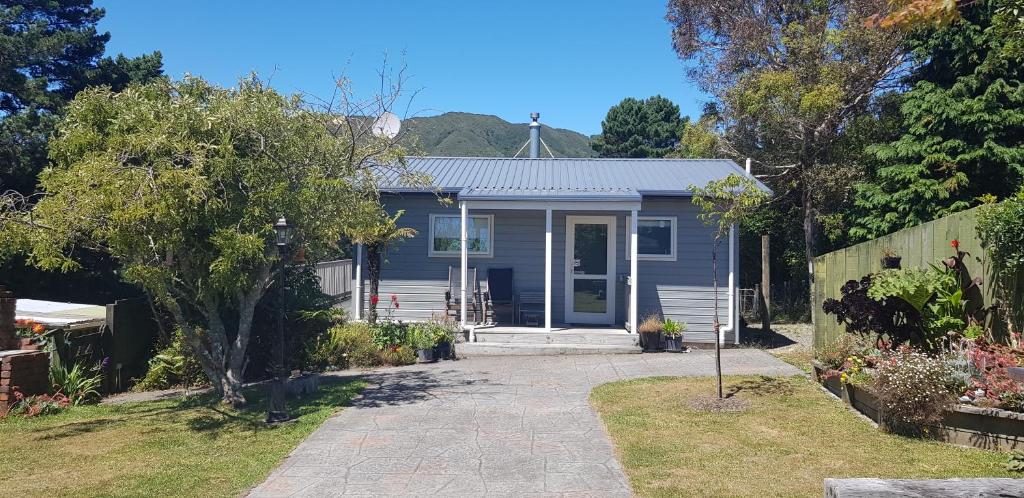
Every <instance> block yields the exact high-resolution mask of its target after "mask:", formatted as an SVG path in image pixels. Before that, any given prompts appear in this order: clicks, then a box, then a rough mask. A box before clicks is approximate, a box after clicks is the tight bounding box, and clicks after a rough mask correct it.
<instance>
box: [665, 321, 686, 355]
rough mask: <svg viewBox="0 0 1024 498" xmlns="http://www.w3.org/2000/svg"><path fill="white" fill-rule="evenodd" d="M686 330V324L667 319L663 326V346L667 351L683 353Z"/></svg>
mask: <svg viewBox="0 0 1024 498" xmlns="http://www.w3.org/2000/svg"><path fill="white" fill-rule="evenodd" d="M684 330H686V322H677V321H675V320H673V319H671V318H666V319H665V323H663V324H662V326H661V333H662V344H663V345H664V347H665V351H669V352H673V353H680V352H682V351H683V331H684Z"/></svg>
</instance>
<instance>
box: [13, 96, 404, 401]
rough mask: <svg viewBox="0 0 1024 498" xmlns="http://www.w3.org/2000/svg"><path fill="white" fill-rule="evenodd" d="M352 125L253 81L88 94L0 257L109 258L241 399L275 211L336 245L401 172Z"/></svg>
mask: <svg viewBox="0 0 1024 498" xmlns="http://www.w3.org/2000/svg"><path fill="white" fill-rule="evenodd" d="M351 126H355V125H352V124H351V122H350V121H349V120H345V121H342V122H338V121H337V120H333V119H332V118H331V117H330V116H328V115H326V114H324V113H321V112H315V111H314V110H313V109H310V108H308V107H307V106H306V105H304V104H303V103H302V102H301V101H300V100H299V99H298V98H297V97H285V96H282V95H280V94H278V93H277V92H275V91H273V90H271V89H269V88H267V87H266V86H265V85H264V84H263V83H262V82H261V81H259V80H258V79H256V78H255V77H252V78H248V79H244V80H242V81H240V82H239V85H238V86H237V87H236V88H230V89H228V88H220V87H216V86H214V85H210V84H209V83H207V82H205V81H203V80H202V79H198V78H191V77H189V78H186V79H184V80H183V81H180V82H166V81H159V82H155V83H151V84H147V85H136V86H131V87H129V88H128V89H126V90H124V91H122V92H120V93H114V92H112V91H110V90H109V89H106V88H94V89H89V90H86V91H83V92H81V93H79V95H78V96H77V97H76V98H75V100H74V101H73V102H72V103H71V104H70V105H69V106H68V112H67V116H66V118H65V119H64V120H63V122H62V123H61V125H60V127H59V133H58V134H57V138H56V139H55V140H54V141H53V142H52V143H51V147H50V148H51V151H50V154H51V158H52V160H53V162H54V167H53V168H50V169H48V170H47V171H46V172H45V174H44V175H42V177H41V178H42V179H41V186H42V188H44V189H45V190H46V191H47V195H46V196H44V197H42V198H41V199H40V200H39V202H38V203H36V204H35V205H34V206H32V207H31V211H27V210H21V209H4V210H0V232H3V234H4V236H3V237H2V238H0V241H2V244H0V254H3V252H4V249H7V250H12V249H13V250H15V251H20V252H25V253H27V254H28V257H29V262H30V263H31V264H33V265H35V266H37V267H40V268H45V269H59V270H68V269H74V268H76V267H78V266H79V262H78V261H76V260H75V259H74V258H73V257H71V255H72V254H71V249H73V248H74V247H78V246H86V247H91V248H95V249H96V250H99V251H102V252H104V253H107V254H109V255H111V256H112V257H113V258H115V259H116V260H117V261H118V263H119V265H120V266H121V270H122V275H123V277H124V278H125V279H126V280H128V281H129V282H132V283H135V284H137V285H140V286H141V287H143V288H145V289H146V290H147V291H148V292H149V293H151V294H152V295H153V296H154V297H155V298H156V299H157V301H158V302H159V304H160V305H162V306H164V307H166V308H167V309H168V310H169V311H170V313H171V315H172V316H173V317H174V319H175V322H176V325H177V326H178V327H180V328H181V330H182V332H183V335H184V337H185V338H186V340H187V341H188V343H189V346H190V348H191V349H192V351H193V352H195V354H196V356H197V358H198V360H199V361H200V363H202V364H203V370H204V372H206V373H207V375H210V376H211V377H213V378H212V379H211V380H213V381H214V382H213V384H214V386H215V387H216V388H217V389H219V390H221V389H223V390H225V393H224V395H225V399H226V400H228V401H230V402H232V403H240V402H242V400H241V399H240V398H238V396H240V395H239V394H238V393H239V388H240V385H239V382H240V380H241V373H242V368H243V366H244V365H245V360H246V351H247V348H248V345H249V340H250V335H251V331H252V324H253V317H254V313H255V308H256V306H257V304H258V303H259V302H260V301H261V299H262V298H263V296H264V294H265V292H266V291H267V289H268V288H269V287H270V284H271V283H272V282H273V281H274V279H275V278H276V277H277V273H278V271H279V270H280V268H281V266H282V265H280V264H279V262H280V255H279V254H278V249H277V246H276V245H275V243H274V230H273V224H274V222H275V221H276V220H277V219H278V218H279V217H281V216H282V215H283V216H285V217H286V218H287V219H288V221H289V224H290V225H292V226H293V227H295V232H294V244H295V245H296V246H303V247H305V248H306V250H307V251H308V252H309V253H310V254H323V253H326V252H329V250H331V249H332V248H336V247H337V245H338V244H339V242H340V241H341V240H342V236H343V234H344V233H346V229H347V228H348V227H349V226H350V224H352V223H353V220H355V219H357V218H358V216H359V215H360V214H361V213H364V212H366V211H367V208H366V207H365V206H366V205H367V204H370V205H374V206H375V205H376V204H377V198H376V189H375V187H374V185H375V182H376V178H377V177H376V176H375V173H374V171H373V170H372V165H373V164H380V163H389V164H396V168H398V170H397V172H398V173H399V174H402V171H403V170H402V169H401V167H402V164H401V163H400V162H396V161H397V159H398V157H399V156H400V155H401V151H400V150H399V149H397V148H395V147H394V146H393V144H392V143H390V142H389V141H387V140H386V139H384V138H379V137H376V136H374V135H372V134H371V133H369V131H366V132H365V134H364V133H362V131H361V130H358V129H349V128H350V127H351ZM353 135H354V136H355V137H356V138H355V140H356V141H355V142H353V141H352V140H353ZM9 206H10V205H8V206H6V207H9ZM12 245H13V246H14V247H11V246H12ZM228 372H230V375H229V374H228Z"/></svg>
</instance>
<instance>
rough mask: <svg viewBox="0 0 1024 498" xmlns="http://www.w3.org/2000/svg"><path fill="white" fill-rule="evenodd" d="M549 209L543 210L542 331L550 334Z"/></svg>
mask: <svg viewBox="0 0 1024 498" xmlns="http://www.w3.org/2000/svg"><path fill="white" fill-rule="evenodd" d="M551 246H552V244H551V208H547V209H546V210H544V330H546V331H547V332H551Z"/></svg>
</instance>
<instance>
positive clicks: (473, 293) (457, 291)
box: [444, 266, 483, 323]
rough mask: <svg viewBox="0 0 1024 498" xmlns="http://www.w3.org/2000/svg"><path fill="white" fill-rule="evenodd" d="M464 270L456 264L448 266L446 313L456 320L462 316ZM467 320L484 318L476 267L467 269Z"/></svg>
mask: <svg viewBox="0 0 1024 498" xmlns="http://www.w3.org/2000/svg"><path fill="white" fill-rule="evenodd" d="M461 300H462V270H461V269H460V268H458V267H455V266H449V267H448V290H447V291H445V293H444V310H445V314H446V315H448V316H449V317H452V318H454V319H455V320H460V319H461V317H462V307H461V306H462V302H461ZM466 300H467V301H469V304H468V306H467V307H466V320H468V321H470V322H471V323H480V319H481V318H483V303H481V302H480V293H479V292H478V290H477V288H476V268H469V269H467V270H466Z"/></svg>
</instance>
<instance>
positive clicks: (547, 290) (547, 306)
mask: <svg viewBox="0 0 1024 498" xmlns="http://www.w3.org/2000/svg"><path fill="white" fill-rule="evenodd" d="M566 292H569V290H568V289H566ZM544 329H545V330H546V331H548V332H551V208H547V209H546V210H544Z"/></svg>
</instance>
